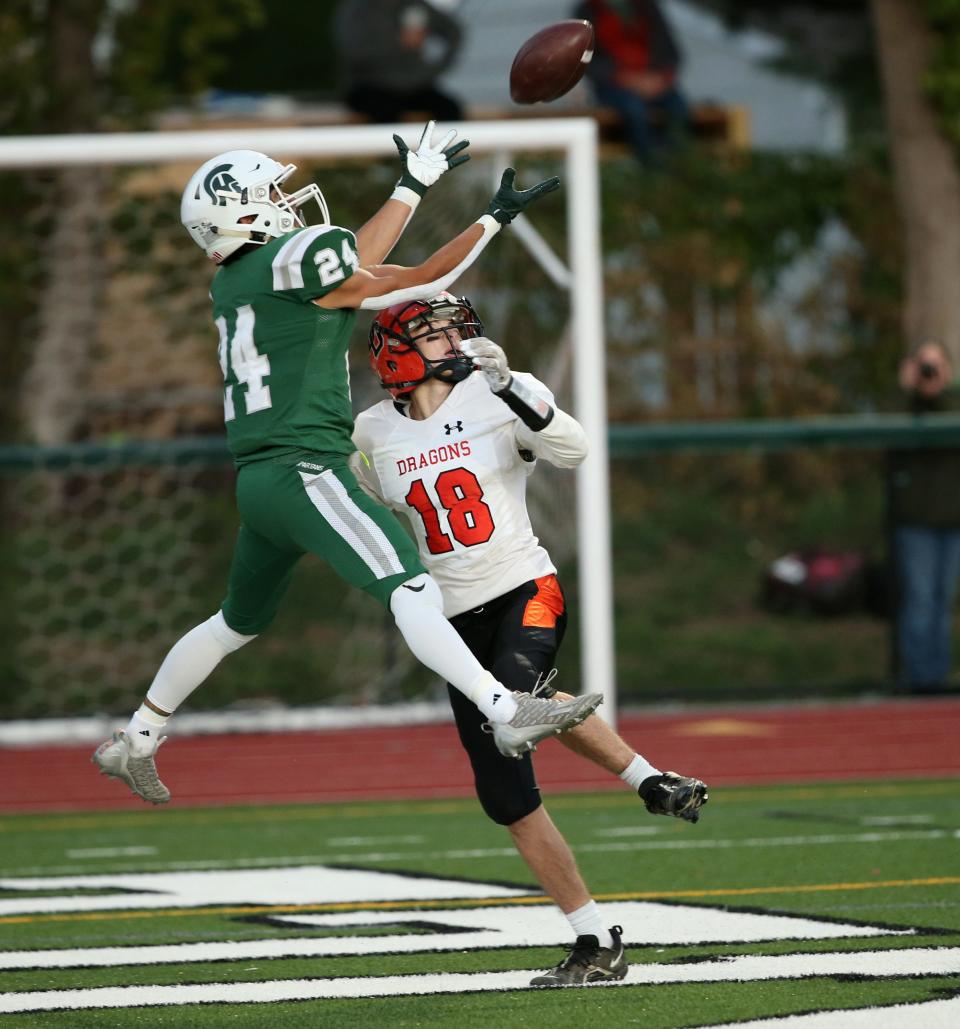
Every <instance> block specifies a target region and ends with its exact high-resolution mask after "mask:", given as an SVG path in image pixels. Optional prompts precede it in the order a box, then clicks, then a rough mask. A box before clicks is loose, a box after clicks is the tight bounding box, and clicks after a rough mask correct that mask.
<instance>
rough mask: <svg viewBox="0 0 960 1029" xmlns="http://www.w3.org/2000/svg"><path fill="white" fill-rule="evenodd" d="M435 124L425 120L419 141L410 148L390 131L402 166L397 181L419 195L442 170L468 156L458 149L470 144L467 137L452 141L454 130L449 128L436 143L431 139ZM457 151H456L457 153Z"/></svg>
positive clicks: (461, 162) (464, 159) (448, 168)
mask: <svg viewBox="0 0 960 1029" xmlns="http://www.w3.org/2000/svg"><path fill="white" fill-rule="evenodd" d="M435 125H436V122H433V121H430V122H427V127H426V128H425V129H424V130H423V135H422V136H421V137H420V142H419V143H418V144H417V145H416V147H415V148H414V149H413V150H411V149H410V147H408V146H407V144H406V143H405V142H404V141H403V139H402V138H401V137H400V136H397V135H394V137H393V141H394V143H396V145H397V153H399V154H400V164H401V166H402V168H403V172H402V174H401V175H400V181H399V182H398V183H397V185H398V186H406V187H407V189H412V190H413V191H414V193H416V194H417V195H418V196H423V195H424V194H425V193H426V192H427V188H428V187H429V186H432V185H433V184H434V183H435V182H436V181H437V179H439V178H440V176H441V175H443V173H444V172H446V171H449V170H450V169H451V168H456V167H457V165H458V164H464V163H465V162H467V161H469V160H470V155H469V154H460V151H461V150H465V149H466V148H467V147H468V146H470V140H469V139H461V140H460V142H459V143H454V142H453V141H454V140H455V139H456V138H457V131H456V129H451V130H450V131H449V132H448V133H447V134H446V136H444V137H443V139H442V140H440V142H439V143H434V142H433V138H432V137H433V129H434V126H435ZM458 154H460V156H459V157H458V156H457V155H458Z"/></svg>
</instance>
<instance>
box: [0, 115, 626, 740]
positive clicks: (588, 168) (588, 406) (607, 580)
mask: <svg viewBox="0 0 960 1029" xmlns="http://www.w3.org/2000/svg"><path fill="white" fill-rule="evenodd" d="M459 127H460V129H461V132H462V134H463V135H464V136H465V137H466V138H469V140H470V146H471V150H472V151H473V152H475V153H496V152H497V151H511V152H515V153H531V152H533V153H535V152H544V151H560V152H561V153H562V154H563V155H564V161H565V182H564V189H565V195H566V214H567V225H568V238H567V246H568V255H567V268H568V270H569V276H570V280H571V282H570V285H569V287H568V288H569V292H570V319H571V329H572V339H573V347H572V350H573V354H572V357H573V361H572V364H573V401H574V414H575V415H576V416H577V418H578V420H579V421H580V423H581V424H582V425H583V428H584V430H585V432H586V434H587V438H588V439H589V441H590V454H589V456H588V458H587V459H586V461H584V463H583V464H582V465H581V466H580V468H579V469H578V472H577V507H578V510H577V560H578V569H579V581H580V612H579V615H580V624H581V681H582V688H583V689H584V690H589V691H591V692H594V691H595V692H600V693H602V694H603V695H604V701H605V703H604V705H603V707H602V708H601V709H600V712H599V713H601V714H602V716H603V717H604V718H605V719H606V720H607V721H608V722H610V723H613V722H614V720H615V713H616V687H615V676H614V660H613V655H614V641H613V579H612V568H611V529H610V507H609V467H608V447H607V407H606V370H605V369H606V362H605V348H604V333H603V324H604V318H603V286H602V275H601V252H600V229H599V223H600V194H599V178H598V147H597V126H596V122H595V121H594V120H593V119H592V118H537V119H516V120H509V121H486V122H468V123H464V124H463V125H461V126H459ZM440 128H441V130H442V129H443V126H441V127H440ZM412 131H418V130H417V129H416V128H415V127H414V126H411V125H410V124H409V123H405V124H398V125H375V126H370V125H353V126H339V127H315V128H257V127H249V128H231V129H211V130H191V131H183V132H143V133H134V132H131V133H127V132H123V133H97V134H83V135H52V136H50V135H48V136H41V135H37V136H20V137H7V138H6V139H3V140H0V170H16V169H28V168H55V167H77V166H88V167H89V166H95V165H104V164H140V163H147V162H156V163H170V162H173V161H181V160H190V159H192V160H197V161H202V160H205V159H207V158H208V157H210V156H212V155H213V154H216V153H220V152H223V151H226V150H233V149H255V150H262V151H264V152H266V153H271V154H285V153H287V154H295V155H297V156H301V157H329V158H334V157H340V158H342V157H384V156H390V155H395V149H394V144H393V141H392V138H391V137H392V134H393V132H397V133H399V134H400V135H402V136H404V137H405V138H407V137H408V136H409V135H410V134H411V132H412ZM523 235H532V234H529V233H523ZM525 242H526V243H527V245H530V243H531V242H532V241H531V240H530V239H528V240H526V241H525ZM558 264H559V262H558Z"/></svg>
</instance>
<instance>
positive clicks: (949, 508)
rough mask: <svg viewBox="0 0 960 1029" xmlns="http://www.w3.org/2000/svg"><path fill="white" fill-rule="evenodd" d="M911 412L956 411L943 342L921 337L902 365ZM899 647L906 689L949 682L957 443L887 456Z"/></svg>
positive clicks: (957, 537) (959, 507)
mask: <svg viewBox="0 0 960 1029" xmlns="http://www.w3.org/2000/svg"><path fill="white" fill-rule="evenodd" d="M899 380H900V386H901V388H902V389H903V390H904V391H905V392H906V395H907V398H908V404H909V410H910V411H911V412H912V413H914V414H918V415H919V414H927V413H933V412H937V411H956V410H958V398H957V393H956V390H955V389H954V388H953V369H952V367H951V364H950V357H949V355H948V353H947V350H946V348H945V347H944V346H943V344H942V343H938V342H936V341H928V342H925V343H921V344H920V346H918V347H917V348H916V349H915V350H914V351H913V352H912V353H911V354H910V355H909V356H907V357H906V358H904V360H903V361H902V362H901V365H900V372H899ZM889 495H890V517H891V529H892V545H893V566H894V571H895V573H896V582H897V603H896V630H897V636H896V646H897V656H898V661H897V665H898V669H897V672H898V679H899V684H900V686H901V688H903V689H905V690H908V691H910V692H916V693H929V692H936V691H941V690H943V689H946V688H947V679H948V675H949V673H950V639H951V629H952V624H953V601H954V596H955V592H956V584H957V576H958V573H960V449H958V448H956V447H943V448H940V447H933V448H929V449H918V450H893V451H891V452H890V455H889Z"/></svg>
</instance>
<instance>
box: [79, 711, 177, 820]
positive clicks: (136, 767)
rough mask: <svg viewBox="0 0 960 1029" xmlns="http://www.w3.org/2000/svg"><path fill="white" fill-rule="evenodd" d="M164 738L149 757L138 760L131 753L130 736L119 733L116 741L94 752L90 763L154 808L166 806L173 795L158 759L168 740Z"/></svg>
mask: <svg viewBox="0 0 960 1029" xmlns="http://www.w3.org/2000/svg"><path fill="white" fill-rule="evenodd" d="M166 738H167V737H166V736H161V737H160V739H159V740H157V742H156V743H155V744H154V745H153V749H152V750H151V751H150V753H149V754H146V755H144V756H141V757H134V755H133V754H132V753H131V751H130V744H129V742H128V741H127V734H126V733H125V732H124V731H123V730H122V729H119V730H118V731H117V732H115V733H114V734H113V738H112V739H109V740H107V741H106V743H101V744H100V746H99V747H97V749H96V750H95V751H94V752H93V757H92V758H90V760H91V761H92V762H93V763H94V764H95V765H99V767H100V774H101V775H109V776H110V777H111V778H112V779H120V780H121V781H122V782H125V783H126V784H127V785H128V786H129V787H130V789H131V790H132V791H133V792H134V793H135V794H136V795H137V796H138V797H141V798H142V799H143V800H146V801H148V802H149V803H151V804H166V803H167V801H168V800H169V799H170V791H169V790H168V789H167V788H166V786H164V785H163V783H162V782H161V781H160V777H159V776H158V775H157V766H156V764H155V763H154V760H153V759H154V757H155V756H156V753H157V751H158V750H159V749H160V744H161V743H163V741H164V740H165V739H166Z"/></svg>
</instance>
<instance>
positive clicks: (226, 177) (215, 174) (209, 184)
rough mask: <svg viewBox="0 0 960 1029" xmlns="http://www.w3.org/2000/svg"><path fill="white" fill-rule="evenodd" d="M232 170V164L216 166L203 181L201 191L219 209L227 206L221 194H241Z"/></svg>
mask: <svg viewBox="0 0 960 1029" xmlns="http://www.w3.org/2000/svg"><path fill="white" fill-rule="evenodd" d="M232 168H233V165H232V164H218V165H217V166H216V168H212V169H211V170H210V171H209V172H208V173H207V177H206V178H205V179H204V180H203V191H204V192H205V193H206V194H207V196H208V197H210V199H211V200H212V201H213V202H214V203H215V204H219V205H220V207H226V206H227V200H226V197H223V196H221V195H220V194H221V193H240V192H241V189H240V183H239V182H237V180H236V179H235V178H234V176H233V174H232Z"/></svg>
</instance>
